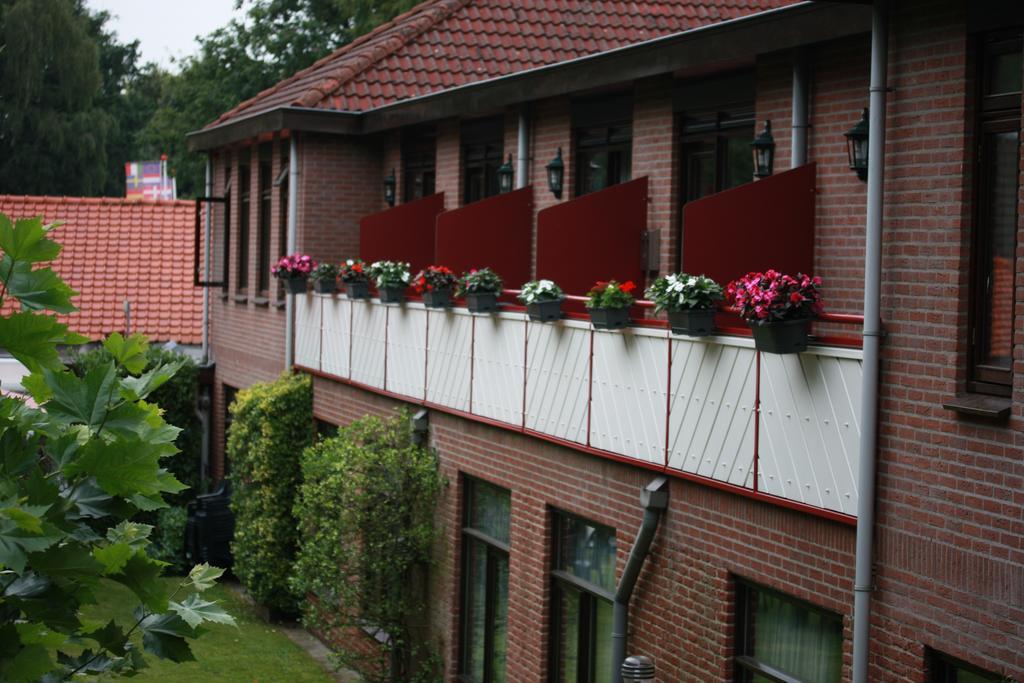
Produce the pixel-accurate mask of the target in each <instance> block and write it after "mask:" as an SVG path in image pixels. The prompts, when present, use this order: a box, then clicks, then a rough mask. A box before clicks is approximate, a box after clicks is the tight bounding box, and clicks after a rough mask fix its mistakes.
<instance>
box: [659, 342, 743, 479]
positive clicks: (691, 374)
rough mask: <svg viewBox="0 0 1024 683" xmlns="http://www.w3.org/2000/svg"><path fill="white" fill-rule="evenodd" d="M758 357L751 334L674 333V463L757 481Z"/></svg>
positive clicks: (717, 476) (675, 466) (671, 427)
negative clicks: (748, 336)
mask: <svg viewBox="0 0 1024 683" xmlns="http://www.w3.org/2000/svg"><path fill="white" fill-rule="evenodd" d="M755 358H756V354H755V352H754V349H753V343H752V342H751V341H750V340H746V339H735V338H727V337H705V338H703V339H694V338H688V337H674V338H673V341H672V403H671V411H670V413H669V416H670V417H669V435H670V437H669V462H668V464H669V467H670V468H672V469H677V470H682V471H683V472H689V473H690V474H699V475H701V476H704V477H709V478H711V479H717V480H719V481H724V482H728V483H730V484H735V485H737V486H745V487H750V486H752V485H753V471H752V470H753V463H754V404H755V402H756V401H755V390H756V385H755V383H756V379H757V378H756V370H755V368H756V365H755Z"/></svg>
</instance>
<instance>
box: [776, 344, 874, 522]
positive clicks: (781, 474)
mask: <svg viewBox="0 0 1024 683" xmlns="http://www.w3.org/2000/svg"><path fill="white" fill-rule="evenodd" d="M860 376H861V362H860V360H859V359H858V358H850V357H845V354H844V355H832V354H829V353H828V352H827V351H824V350H822V351H819V352H814V351H812V352H808V353H803V354H788V355H775V354H768V353H766V354H762V356H761V443H760V448H759V451H760V456H761V457H760V463H759V472H760V480H761V486H762V488H763V490H765V491H766V492H768V493H773V494H775V495H779V496H783V497H785V498H789V499H790V500H796V501H800V502H803V503H807V504H808V505H814V506H817V507H823V508H826V509H829V510H835V511H838V512H844V513H847V514H855V513H856V505H857V483H856V472H857V458H858V449H859V444H860V420H859V416H858V413H859V406H860Z"/></svg>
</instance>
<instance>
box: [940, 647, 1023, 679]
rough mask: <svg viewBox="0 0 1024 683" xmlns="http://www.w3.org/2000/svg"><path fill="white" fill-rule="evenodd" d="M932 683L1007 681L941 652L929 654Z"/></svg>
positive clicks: (1002, 677)
mask: <svg viewBox="0 0 1024 683" xmlns="http://www.w3.org/2000/svg"><path fill="white" fill-rule="evenodd" d="M930 655H931V656H930V662H929V663H930V669H931V678H929V679H928V680H930V681H931V682H932V683H989V682H995V683H1002V681H1006V680H1009V679H1007V678H1006V677H1004V676H1001V675H999V674H994V673H989V672H988V671H983V670H982V669H979V668H978V667H976V666H971V665H970V664H967V663H966V662H961V661H960V660H958V659H954V658H952V657H950V656H948V655H944V654H942V653H941V652H935V651H931V652H930Z"/></svg>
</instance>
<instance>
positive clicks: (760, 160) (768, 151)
mask: <svg viewBox="0 0 1024 683" xmlns="http://www.w3.org/2000/svg"><path fill="white" fill-rule="evenodd" d="M750 148H751V150H753V153H754V177H755V178H767V177H768V176H770V175H771V174H772V169H773V168H774V167H775V138H773V137H772V122H771V121H768V120H766V121H765V122H764V130H762V131H761V134H760V135H758V136H757V137H756V138H754V141H753V142H751V143H750Z"/></svg>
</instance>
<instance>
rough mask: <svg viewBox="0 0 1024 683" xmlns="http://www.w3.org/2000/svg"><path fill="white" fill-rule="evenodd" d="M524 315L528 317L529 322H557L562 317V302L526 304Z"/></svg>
mask: <svg viewBox="0 0 1024 683" xmlns="http://www.w3.org/2000/svg"><path fill="white" fill-rule="evenodd" d="M526 313H527V315H529V316H530V320H537V321H539V322H551V321H552V320H558V319H560V318H561V317H562V300H561V299H555V300H554V301H538V302H536V303H532V304H526Z"/></svg>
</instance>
